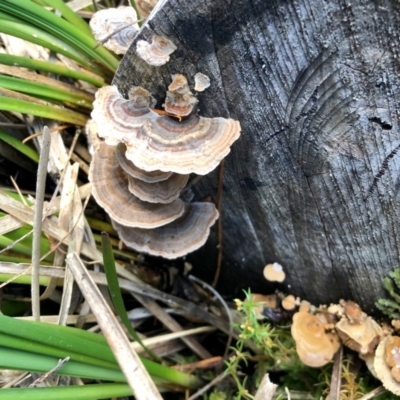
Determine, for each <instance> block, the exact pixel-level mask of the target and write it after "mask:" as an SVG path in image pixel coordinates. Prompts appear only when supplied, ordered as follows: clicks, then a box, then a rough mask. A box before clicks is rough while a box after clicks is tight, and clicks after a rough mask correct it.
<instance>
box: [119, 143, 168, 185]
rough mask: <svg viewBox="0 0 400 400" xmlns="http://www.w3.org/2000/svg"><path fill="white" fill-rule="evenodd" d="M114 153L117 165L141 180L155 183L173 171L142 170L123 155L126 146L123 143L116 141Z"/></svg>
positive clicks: (163, 179) (164, 178)
mask: <svg viewBox="0 0 400 400" xmlns="http://www.w3.org/2000/svg"><path fill="white" fill-rule="evenodd" d="M115 151H116V155H117V160H118V162H119V165H120V166H121V167H122V169H123V170H124V171H125V172H126V173H127V174H128V175H130V176H133V177H134V178H136V179H140V180H141V181H143V182H148V183H155V182H161V181H165V180H166V179H168V178H169V177H170V176H171V175H172V174H173V172H163V171H157V170H156V171H143V170H142V169H140V168H138V167H137V166H136V165H135V164H134V163H133V162H132V161H130V160H128V159H127V158H126V157H125V152H126V146H125V144H124V143H118V144H117V146H116V149H115Z"/></svg>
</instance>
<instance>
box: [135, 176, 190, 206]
mask: <svg viewBox="0 0 400 400" xmlns="http://www.w3.org/2000/svg"><path fill="white" fill-rule="evenodd" d="M188 180H189V175H180V174H172V175H171V176H170V177H169V178H168V179H166V180H165V181H160V182H155V183H147V182H144V181H141V180H140V179H136V178H134V177H132V176H128V181H129V186H128V189H129V191H130V192H131V193H132V194H134V195H135V196H136V197H138V198H139V199H140V200H143V201H148V202H149V203H164V204H165V203H171V201H173V200H175V199H177V198H178V197H179V194H180V192H181V190H182V189H183V188H184V187H185V186H186V184H187V183H188Z"/></svg>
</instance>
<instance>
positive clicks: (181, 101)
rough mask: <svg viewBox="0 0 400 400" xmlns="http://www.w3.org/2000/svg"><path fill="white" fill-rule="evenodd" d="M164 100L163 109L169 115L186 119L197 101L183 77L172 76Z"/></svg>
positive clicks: (178, 75)
mask: <svg viewBox="0 0 400 400" xmlns="http://www.w3.org/2000/svg"><path fill="white" fill-rule="evenodd" d="M168 89H169V90H168V91H167V96H166V98H165V103H164V109H165V111H166V112H168V113H170V114H174V115H177V116H179V117H186V116H188V115H189V114H191V112H192V111H193V109H194V107H195V106H196V105H197V103H198V100H197V99H196V97H195V96H194V95H193V93H192V92H191V91H190V89H189V85H188V83H187V79H186V77H185V76H184V75H181V74H175V75H172V83H171V84H170V85H169V87H168Z"/></svg>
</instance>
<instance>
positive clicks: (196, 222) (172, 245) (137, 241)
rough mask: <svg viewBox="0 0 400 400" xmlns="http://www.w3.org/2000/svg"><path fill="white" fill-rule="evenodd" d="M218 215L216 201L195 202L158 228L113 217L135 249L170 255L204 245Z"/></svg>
mask: <svg viewBox="0 0 400 400" xmlns="http://www.w3.org/2000/svg"><path fill="white" fill-rule="evenodd" d="M217 218H218V211H217V209H216V208H215V205H214V204H212V203H191V204H187V205H186V209H185V213H184V214H183V215H182V216H181V217H180V218H178V219H176V220H175V221H173V222H171V223H170V224H167V225H164V226H162V227H159V228H156V229H150V230H147V229H137V228H127V227H125V226H122V225H120V224H118V223H115V221H112V223H113V226H114V229H115V230H116V231H117V232H118V234H119V236H120V238H121V240H122V241H123V242H124V243H125V244H126V245H127V246H128V247H131V248H132V249H134V250H136V251H139V252H144V253H148V254H151V255H153V256H161V257H164V258H168V259H174V258H178V257H183V256H184V255H186V254H188V253H191V252H192V251H195V250H197V249H198V248H199V247H201V246H203V244H204V243H205V242H206V240H207V238H208V235H209V233H210V227H211V226H212V225H213V224H214V222H215V221H216V220H217Z"/></svg>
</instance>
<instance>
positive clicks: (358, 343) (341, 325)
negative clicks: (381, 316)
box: [335, 313, 382, 354]
mask: <svg viewBox="0 0 400 400" xmlns="http://www.w3.org/2000/svg"><path fill="white" fill-rule="evenodd" d="M363 314H364V313H363ZM358 320H359V321H360V322H359V323H355V322H351V321H350V320H349V319H348V318H347V317H343V318H342V319H341V320H340V321H339V322H338V323H337V324H336V326H335V327H336V331H337V333H338V335H339V337H340V338H341V339H342V341H343V343H344V344H345V346H347V347H349V348H350V349H352V350H354V351H357V352H359V353H361V354H367V353H372V352H373V351H374V350H375V347H376V346H377V345H378V343H379V341H380V338H381V336H382V329H381V327H380V326H379V325H378V323H377V322H375V321H374V320H373V319H372V318H371V317H369V316H366V315H365V314H364V315H363V316H359V318H358Z"/></svg>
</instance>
